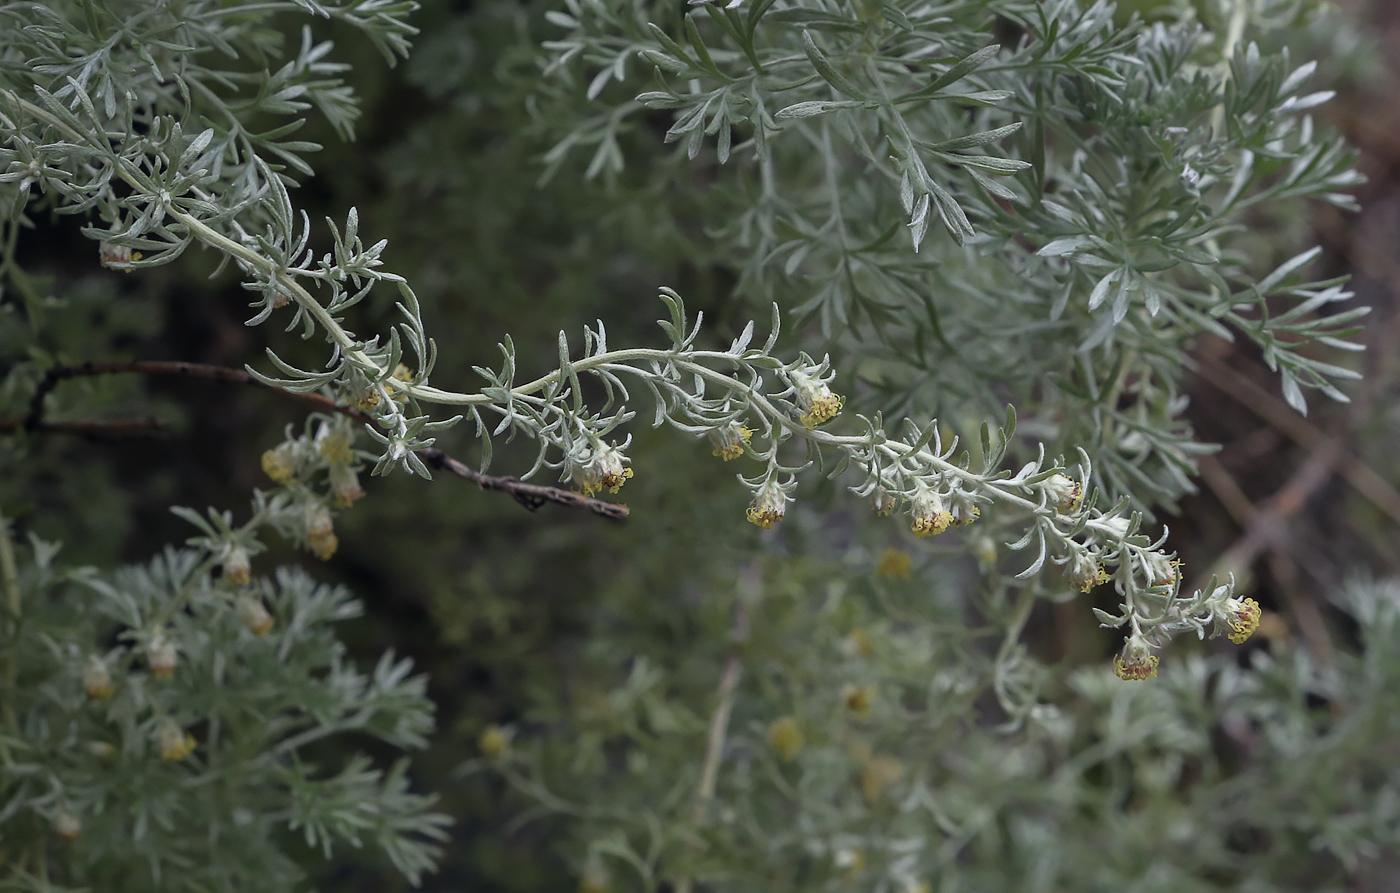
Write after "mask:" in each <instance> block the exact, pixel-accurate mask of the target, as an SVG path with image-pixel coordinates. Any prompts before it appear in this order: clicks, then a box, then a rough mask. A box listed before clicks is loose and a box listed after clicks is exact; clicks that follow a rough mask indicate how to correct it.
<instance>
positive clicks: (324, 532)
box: [305, 502, 340, 561]
mask: <svg viewBox="0 0 1400 893" xmlns="http://www.w3.org/2000/svg"><path fill="white" fill-rule="evenodd" d="M305 511H306V515H305V523H306V539H307V543H308V544H309V545H310V546H311V551H312V552H314V553H315V555H316V557H317V558H319V559H321V560H322V561H326V560H328V559H329V558H330V557H331V556H332V555H334V554H335V550H336V548H337V547H338V546H339V545H340V539H339V538H338V537H336V535H335V522H334V521H333V520H332V519H331V513H330V510H329V509H327V508H326V507H325V506H324V505H322V504H321V503H319V502H308V503H306V509H305Z"/></svg>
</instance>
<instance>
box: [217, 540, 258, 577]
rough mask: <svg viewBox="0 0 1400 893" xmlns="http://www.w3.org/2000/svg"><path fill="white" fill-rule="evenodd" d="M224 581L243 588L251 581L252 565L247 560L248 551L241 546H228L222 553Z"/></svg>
mask: <svg viewBox="0 0 1400 893" xmlns="http://www.w3.org/2000/svg"><path fill="white" fill-rule="evenodd" d="M223 566H224V579H225V580H228V581H229V582H230V583H232V584H233V585H235V586H243V585H245V584H247V582H248V581H249V580H251V579H253V563H252V561H251V560H250V559H249V558H248V550H247V549H245V548H243V547H242V546H237V545H234V546H229V547H228V548H227V549H226V550H225V552H224V560H223Z"/></svg>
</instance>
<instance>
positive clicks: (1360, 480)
mask: <svg viewBox="0 0 1400 893" xmlns="http://www.w3.org/2000/svg"><path fill="white" fill-rule="evenodd" d="M1197 362H1198V363H1199V364H1200V369H1201V372H1203V373H1205V374H1203V375H1202V376H1201V377H1202V378H1204V379H1205V380H1206V381H1208V382H1210V383H1211V384H1212V385H1214V386H1215V387H1217V388H1219V389H1220V390H1222V391H1224V392H1225V393H1226V394H1228V395H1230V396H1231V397H1233V398H1235V400H1236V401H1237V402H1239V403H1240V404H1241V405H1243V406H1245V407H1246V408H1248V409H1250V410H1252V411H1253V412H1254V413H1255V414H1256V415H1258V416H1259V417H1260V418H1262V419H1263V420H1264V421H1266V422H1268V423H1269V424H1270V425H1272V426H1273V427H1274V428H1276V429H1278V430H1279V431H1282V432H1283V433H1284V434H1286V435H1287V436H1288V437H1289V438H1291V439H1292V440H1293V441H1294V442H1296V443H1297V444H1298V445H1299V446H1301V447H1304V448H1306V449H1310V450H1318V449H1320V448H1321V446H1322V445H1323V444H1324V443H1331V444H1332V445H1333V447H1336V448H1337V456H1336V461H1335V467H1336V470H1337V472H1338V473H1339V474H1340V475H1341V476H1342V478H1343V479H1344V480H1345V481H1346V482H1347V483H1348V484H1350V485H1351V486H1352V488H1353V489H1355V490H1356V492H1357V493H1358V494H1360V495H1361V496H1363V497H1364V498H1366V499H1368V500H1370V501H1371V502H1372V503H1373V504H1374V505H1375V506H1376V508H1378V509H1380V510H1381V511H1382V512H1385V513H1386V515H1388V516H1389V517H1390V518H1391V520H1393V521H1395V523H1397V524H1400V492H1397V491H1396V489H1395V488H1394V487H1392V486H1391V485H1390V483H1389V482H1388V481H1386V479H1385V478H1383V477H1381V476H1380V475H1379V474H1377V473H1376V472H1375V470H1374V469H1372V468H1371V467H1370V466H1369V465H1367V464H1366V463H1364V462H1362V461H1361V460H1360V459H1358V458H1356V457H1355V456H1353V455H1351V454H1349V453H1345V452H1342V451H1341V450H1340V448H1339V444H1338V443H1337V441H1336V439H1335V438H1333V437H1330V436H1329V435H1327V434H1326V433H1325V432H1323V430H1322V429H1321V428H1319V427H1317V426H1316V425H1314V424H1313V423H1312V422H1309V421H1308V420H1307V419H1305V418H1303V417H1302V416H1300V415H1298V413H1296V412H1294V411H1293V410H1292V409H1291V408H1290V407H1289V406H1288V404H1286V403H1284V402H1283V401H1282V400H1280V399H1279V398H1277V397H1275V396H1274V395H1273V394H1271V393H1269V392H1268V391H1267V390H1265V389H1264V388H1262V387H1260V386H1259V385H1257V384H1255V383H1254V382H1253V381H1250V380H1249V379H1248V378H1245V377H1244V376H1242V375H1240V374H1239V372H1237V371H1235V370H1234V369H1231V368H1230V367H1229V366H1227V365H1225V364H1224V363H1222V362H1221V361H1219V360H1217V359H1215V358H1213V357H1206V356H1199V357H1197Z"/></svg>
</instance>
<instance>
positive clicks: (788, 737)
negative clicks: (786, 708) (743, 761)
mask: <svg viewBox="0 0 1400 893" xmlns="http://www.w3.org/2000/svg"><path fill="white" fill-rule="evenodd" d="M806 743H807V738H806V736H804V735H803V734H802V729H801V728H799V727H798V725H797V720H795V719H793V718H792V717H791V716H783V717H780V718H778V719H775V720H773V723H772V725H770V726H768V746H769V747H772V748H773V749H774V750H775V751H777V752H778V756H780V757H782V760H783V762H784V763H791V762H792V761H793V760H794V759H796V758H797V755H798V754H799V753H801V752H802V747H803V745H805V744H806Z"/></svg>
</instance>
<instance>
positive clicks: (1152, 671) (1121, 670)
mask: <svg viewBox="0 0 1400 893" xmlns="http://www.w3.org/2000/svg"><path fill="white" fill-rule="evenodd" d="M1157 663H1158V660H1157V655H1155V654H1153V653H1152V646H1150V645H1148V644H1147V641H1146V640H1145V639H1143V638H1141V637H1140V636H1133V637H1132V638H1130V639H1128V643H1127V644H1126V645H1124V646H1123V653H1122V654H1119V655H1116V656H1115V657H1114V658H1113V672H1114V673H1117V674H1118V678H1119V679H1125V680H1128V681H1130V682H1141V681H1143V680H1146V679H1151V678H1152V677H1153V676H1156V675H1157Z"/></svg>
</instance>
